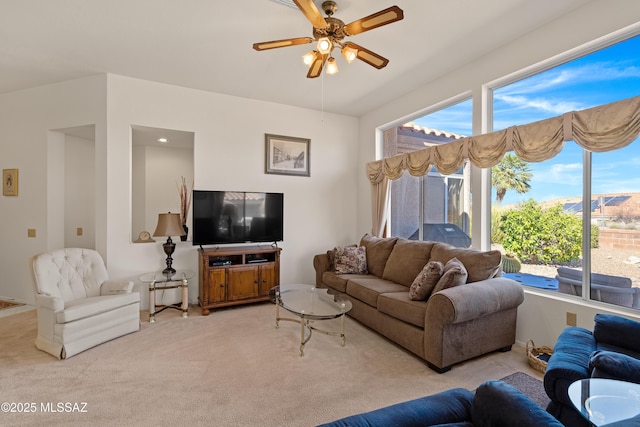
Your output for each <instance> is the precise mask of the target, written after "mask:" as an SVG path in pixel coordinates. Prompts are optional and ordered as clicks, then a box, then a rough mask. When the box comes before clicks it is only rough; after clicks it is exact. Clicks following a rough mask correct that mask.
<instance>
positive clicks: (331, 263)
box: [327, 244, 358, 271]
mask: <svg viewBox="0 0 640 427" xmlns="http://www.w3.org/2000/svg"><path fill="white" fill-rule="evenodd" d="M349 247H353V248H357V247H358V245H355V244H353V245H349ZM336 249H338V248H333V249H329V250H328V251H327V257H329V270H331V271H335V269H336Z"/></svg>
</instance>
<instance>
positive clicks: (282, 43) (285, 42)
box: [253, 37, 313, 50]
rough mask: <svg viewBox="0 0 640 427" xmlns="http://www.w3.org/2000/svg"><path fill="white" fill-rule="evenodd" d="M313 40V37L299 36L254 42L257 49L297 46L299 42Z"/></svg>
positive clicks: (304, 42)
mask: <svg viewBox="0 0 640 427" xmlns="http://www.w3.org/2000/svg"><path fill="white" fill-rule="evenodd" d="M312 41H313V39H312V38H311V37H298V38H295V39H282V40H273V41H270V42H261V43H254V44H253V48H254V49H255V50H267V49H276V48H278V47H287V46H295V45H297V44H307V43H311V42H312Z"/></svg>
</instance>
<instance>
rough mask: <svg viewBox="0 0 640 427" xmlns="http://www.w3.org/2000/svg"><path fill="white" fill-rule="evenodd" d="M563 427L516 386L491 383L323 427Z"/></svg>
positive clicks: (400, 404)
mask: <svg viewBox="0 0 640 427" xmlns="http://www.w3.org/2000/svg"><path fill="white" fill-rule="evenodd" d="M436 425H437V426H440V427H444V426H457V427H471V426H483V427H514V426H518V427H534V426H535V427H540V426H549V427H562V424H561V423H559V422H558V421H557V420H556V419H555V418H553V416H551V415H550V414H548V413H547V412H546V411H545V410H544V409H542V408H541V407H539V406H538V405H537V404H536V403H535V402H533V401H532V400H531V399H529V398H528V397H527V396H525V395H524V394H523V393H522V392H520V391H519V390H518V389H516V388H515V387H513V386H511V385H509V384H507V383H505V382H503V381H487V382H486V383H484V384H481V385H480V387H478V389H477V390H476V392H475V394H474V393H473V392H471V391H469V390H466V389H462V388H455V389H452V390H447V391H444V392H442V393H438V394H434V395H431V396H426V397H421V398H419V399H415V400H410V401H408V402H402V403H398V404H396V405H392V406H388V407H385V408H381V409H376V410H374V411H371V412H366V413H363V414H359V415H352V416H350V417H346V418H343V419H340V420H337V421H334V422H331V423H328V424H323V425H322V426H320V427H347V426H348V427H378V426H379V427H417V426H436Z"/></svg>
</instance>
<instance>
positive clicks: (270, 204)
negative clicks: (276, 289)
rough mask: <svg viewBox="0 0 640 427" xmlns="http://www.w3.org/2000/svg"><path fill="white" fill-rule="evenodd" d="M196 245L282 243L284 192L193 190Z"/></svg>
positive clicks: (194, 238)
mask: <svg viewBox="0 0 640 427" xmlns="http://www.w3.org/2000/svg"><path fill="white" fill-rule="evenodd" d="M192 201H193V234H192V236H193V238H192V239H193V245H200V246H202V245H217V244H225V243H248V242H279V241H282V240H283V237H284V194H282V193H254V192H244V191H208V190H193V197H192Z"/></svg>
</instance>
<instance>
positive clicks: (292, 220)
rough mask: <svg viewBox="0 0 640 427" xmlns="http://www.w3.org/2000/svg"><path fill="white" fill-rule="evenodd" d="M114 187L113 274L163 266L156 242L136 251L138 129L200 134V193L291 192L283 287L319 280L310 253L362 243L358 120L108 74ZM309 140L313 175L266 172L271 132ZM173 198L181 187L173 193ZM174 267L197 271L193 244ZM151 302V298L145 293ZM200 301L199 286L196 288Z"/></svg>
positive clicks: (110, 211)
mask: <svg viewBox="0 0 640 427" xmlns="http://www.w3.org/2000/svg"><path fill="white" fill-rule="evenodd" d="M107 102H108V110H109V111H108V115H109V121H108V130H107V134H108V148H109V151H108V153H107V165H108V166H107V167H108V176H109V189H108V200H109V205H108V206H107V209H106V211H107V215H108V218H109V222H108V235H107V242H108V244H107V254H106V255H107V258H108V263H109V268H110V271H111V272H112V274H115V275H117V276H120V277H132V278H135V277H137V276H138V275H139V274H140V273H142V272H145V271H155V270H157V269H159V268H161V267H163V266H164V252H163V251H162V247H161V245H160V243H158V244H151V245H149V244H145V245H140V244H132V243H131V242H130V240H129V230H130V209H129V208H128V207H129V206H130V200H131V197H130V190H129V178H130V177H129V175H128V174H125V173H122V171H128V170H130V169H129V168H130V166H129V165H130V162H131V154H130V146H131V142H130V131H129V128H130V126H131V125H132V124H135V125H140V126H149V127H160V128H168V129H177V130H183V131H189V132H194V157H195V159H194V182H195V188H196V189H214V190H239V191H272V192H283V193H284V194H285V234H284V242H283V243H282V245H281V246H282V247H283V251H282V265H281V280H282V281H283V282H303V283H311V282H312V281H313V280H314V272H313V266H312V256H313V254H315V253H318V252H322V251H324V250H326V249H327V248H329V247H333V246H334V245H335V244H337V243H346V242H352V241H354V240H355V239H356V238H357V236H356V234H355V232H354V230H355V229H356V227H355V216H354V214H353V212H355V202H354V200H355V190H356V188H355V182H356V173H357V172H356V170H354V168H352V165H353V164H355V162H356V144H357V121H356V119H355V118H352V117H345V116H339V115H331V114H326V113H325V114H324V122H323V121H322V120H321V118H322V115H321V113H320V112H319V111H313V110H304V109H300V108H294V107H289V106H285V105H279V104H273V103H268V102H260V101H253V100H248V99H243V98H237V97H231V96H227V95H221V94H215V93H210V92H204V91H198V90H192V89H186V88H181V87H176V86H170V85H164V84H158V83H153V82H149V81H143V80H137V79H131V78H127V77H122V76H114V75H109V76H108V101H107ZM265 133H275V134H281V135H290V136H298V137H304V138H310V139H311V150H310V159H311V167H310V170H311V177H309V178H305V177H289V176H280V175H265V174H264V154H265V153H264V134H265ZM167 191H168V192H170V193H171V194H174V193H175V186H174V187H171V188H167ZM173 258H174V264H173V265H174V267H176V268H178V269H180V268H183V269H191V270H194V271H197V251H196V248H195V247H193V246H192V245H191V242H177V249H176V252H175V254H174V255H173ZM143 298H144V300H145V301H146V298H147V295H146V293H143ZM189 299H190V301H191V302H196V301H197V286H191V287H190V290H189Z"/></svg>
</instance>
